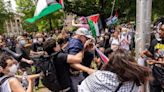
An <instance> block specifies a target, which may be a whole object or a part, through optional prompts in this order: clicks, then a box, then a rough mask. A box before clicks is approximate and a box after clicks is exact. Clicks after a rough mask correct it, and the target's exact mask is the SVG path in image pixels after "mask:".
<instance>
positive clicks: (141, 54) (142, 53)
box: [140, 50, 148, 58]
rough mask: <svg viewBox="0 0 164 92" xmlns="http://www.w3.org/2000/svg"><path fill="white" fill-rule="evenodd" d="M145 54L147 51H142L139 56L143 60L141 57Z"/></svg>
mask: <svg viewBox="0 0 164 92" xmlns="http://www.w3.org/2000/svg"><path fill="white" fill-rule="evenodd" d="M147 53H148V51H147V50H145V51H142V52H141V53H140V56H141V57H142V58H143V57H144V56H145V55H146V54H147Z"/></svg>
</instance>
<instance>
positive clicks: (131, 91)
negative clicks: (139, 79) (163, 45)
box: [130, 82, 135, 92]
mask: <svg viewBox="0 0 164 92" xmlns="http://www.w3.org/2000/svg"><path fill="white" fill-rule="evenodd" d="M134 84H135V83H134V82H133V86H132V88H131V90H130V92H132V91H133V88H134Z"/></svg>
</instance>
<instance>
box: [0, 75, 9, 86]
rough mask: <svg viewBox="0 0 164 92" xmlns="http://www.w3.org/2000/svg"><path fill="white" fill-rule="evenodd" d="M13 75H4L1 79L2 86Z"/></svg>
mask: <svg viewBox="0 0 164 92" xmlns="http://www.w3.org/2000/svg"><path fill="white" fill-rule="evenodd" d="M10 77H11V76H7V77H4V78H3V79H2V80H1V81H0V86H1V85H2V84H3V83H4V82H5V81H6V80H7V79H8V78H10Z"/></svg>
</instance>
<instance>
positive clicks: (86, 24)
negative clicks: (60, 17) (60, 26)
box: [72, 17, 90, 30]
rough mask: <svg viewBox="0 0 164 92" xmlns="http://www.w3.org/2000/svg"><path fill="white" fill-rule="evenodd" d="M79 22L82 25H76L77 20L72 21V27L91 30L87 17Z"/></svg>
mask: <svg viewBox="0 0 164 92" xmlns="http://www.w3.org/2000/svg"><path fill="white" fill-rule="evenodd" d="M79 21H80V23H79V24H76V23H75V20H72V26H75V27H77V28H86V29H88V30H89V29H90V27H89V24H88V22H87V18H86V17H81V18H79Z"/></svg>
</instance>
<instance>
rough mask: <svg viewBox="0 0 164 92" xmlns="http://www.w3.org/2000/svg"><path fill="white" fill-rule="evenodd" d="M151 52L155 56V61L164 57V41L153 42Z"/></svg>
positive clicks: (155, 40)
mask: <svg viewBox="0 0 164 92" xmlns="http://www.w3.org/2000/svg"><path fill="white" fill-rule="evenodd" d="M149 51H150V52H151V53H152V54H153V58H155V59H157V58H159V57H160V56H164V40H161V41H158V40H157V39H154V40H152V42H151V43H150V47H149Z"/></svg>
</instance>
